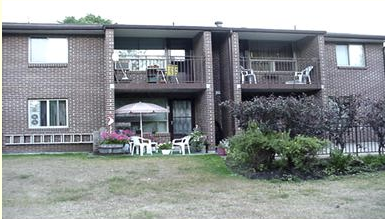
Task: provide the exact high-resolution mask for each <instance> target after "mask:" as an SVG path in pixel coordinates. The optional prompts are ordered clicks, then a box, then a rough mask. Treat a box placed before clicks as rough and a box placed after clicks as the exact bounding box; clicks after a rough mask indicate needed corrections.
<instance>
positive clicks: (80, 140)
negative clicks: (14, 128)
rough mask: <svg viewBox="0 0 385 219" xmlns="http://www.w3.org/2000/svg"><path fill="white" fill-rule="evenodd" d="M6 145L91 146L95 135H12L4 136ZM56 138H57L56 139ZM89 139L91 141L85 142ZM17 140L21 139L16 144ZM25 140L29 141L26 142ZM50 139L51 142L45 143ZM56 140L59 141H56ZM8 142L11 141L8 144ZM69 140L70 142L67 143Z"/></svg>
mask: <svg viewBox="0 0 385 219" xmlns="http://www.w3.org/2000/svg"><path fill="white" fill-rule="evenodd" d="M4 137H5V141H6V143H5V145H31V144H35V145H36V144H38V145H41V144H90V143H93V134H91V133H67V134H63V133H60V134H59V133H55V134H12V135H8V134H6V135H4ZM55 137H56V138H55ZM84 137H87V139H89V140H84ZM15 139H19V140H18V141H16V142H15ZM25 139H29V141H27V142H25ZM45 139H49V141H45ZM56 139H58V140H57V141H56ZM7 140H9V141H8V142H7ZM66 140H68V141H66Z"/></svg>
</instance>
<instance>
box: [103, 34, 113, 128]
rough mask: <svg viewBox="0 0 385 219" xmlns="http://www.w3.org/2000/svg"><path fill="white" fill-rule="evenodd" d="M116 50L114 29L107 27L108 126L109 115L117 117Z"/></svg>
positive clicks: (106, 103) (105, 52)
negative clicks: (114, 61) (114, 57)
mask: <svg viewBox="0 0 385 219" xmlns="http://www.w3.org/2000/svg"><path fill="white" fill-rule="evenodd" d="M113 52H114V30H113V29H106V31H105V40H104V55H105V57H104V58H105V59H104V60H105V63H106V64H105V70H104V72H105V84H104V86H105V87H106V99H105V101H106V102H105V118H103V119H104V125H105V127H106V128H107V117H108V116H110V117H112V118H113V119H115V82H114V63H113V61H112V54H113Z"/></svg>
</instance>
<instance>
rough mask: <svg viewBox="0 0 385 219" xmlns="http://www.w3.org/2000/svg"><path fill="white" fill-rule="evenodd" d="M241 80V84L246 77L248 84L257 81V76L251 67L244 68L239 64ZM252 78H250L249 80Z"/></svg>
mask: <svg viewBox="0 0 385 219" xmlns="http://www.w3.org/2000/svg"><path fill="white" fill-rule="evenodd" d="M241 77H242V78H241V80H242V84H244V83H245V81H246V79H247V81H248V83H249V84H256V83H257V78H256V76H255V74H254V71H253V69H245V68H244V67H243V66H241ZM250 79H252V80H250Z"/></svg>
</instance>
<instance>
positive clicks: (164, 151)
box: [162, 150, 171, 155]
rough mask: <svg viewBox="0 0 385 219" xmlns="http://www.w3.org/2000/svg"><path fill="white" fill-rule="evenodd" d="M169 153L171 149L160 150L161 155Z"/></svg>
mask: <svg viewBox="0 0 385 219" xmlns="http://www.w3.org/2000/svg"><path fill="white" fill-rule="evenodd" d="M170 153H171V150H162V154H163V155H169V154H170Z"/></svg>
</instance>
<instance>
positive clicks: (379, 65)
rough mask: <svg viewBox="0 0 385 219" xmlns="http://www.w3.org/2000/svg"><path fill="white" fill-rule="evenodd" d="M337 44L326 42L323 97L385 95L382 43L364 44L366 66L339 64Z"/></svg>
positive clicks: (376, 96)
mask: <svg viewBox="0 0 385 219" xmlns="http://www.w3.org/2000/svg"><path fill="white" fill-rule="evenodd" d="M335 48H336V44H335V43H331V42H326V43H325V67H324V78H323V80H324V89H323V98H324V100H326V98H327V97H328V96H347V95H352V94H360V95H362V96H363V97H370V98H380V97H384V96H385V71H384V59H383V52H382V44H364V49H365V60H366V67H364V68H341V67H338V66H337V60H336V52H335Z"/></svg>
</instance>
